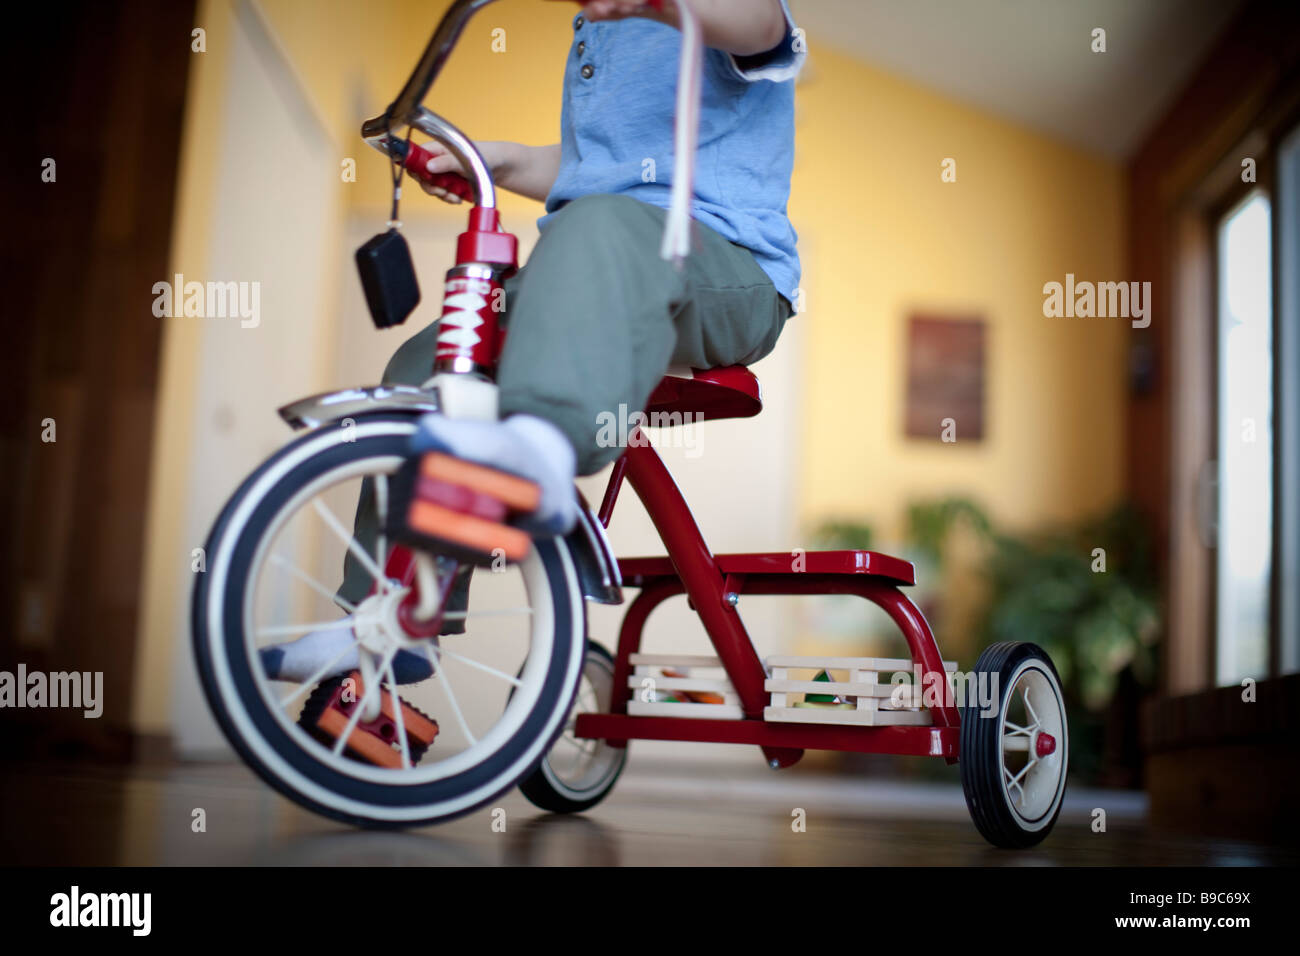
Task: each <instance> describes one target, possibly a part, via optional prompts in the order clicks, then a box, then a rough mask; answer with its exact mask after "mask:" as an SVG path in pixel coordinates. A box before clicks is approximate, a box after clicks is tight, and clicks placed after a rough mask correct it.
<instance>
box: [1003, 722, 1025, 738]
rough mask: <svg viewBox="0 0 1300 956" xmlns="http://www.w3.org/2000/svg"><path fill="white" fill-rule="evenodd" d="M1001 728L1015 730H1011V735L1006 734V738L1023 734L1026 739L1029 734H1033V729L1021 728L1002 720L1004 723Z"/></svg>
mask: <svg viewBox="0 0 1300 956" xmlns="http://www.w3.org/2000/svg"><path fill="white" fill-rule="evenodd" d="M1002 726H1004V727H1013V728H1015V729H1014V730H1012V732H1011V733H1009V734H1006V736H1008V737H1014V736H1016V735H1017V734H1024V735H1025V736H1026V737H1028V736H1029V735H1030V734H1032V733H1033V729H1032V728H1030V727H1021V726H1020V725H1019V724H1013V723H1012V722H1011V721H1009V720H1004V721H1002Z"/></svg>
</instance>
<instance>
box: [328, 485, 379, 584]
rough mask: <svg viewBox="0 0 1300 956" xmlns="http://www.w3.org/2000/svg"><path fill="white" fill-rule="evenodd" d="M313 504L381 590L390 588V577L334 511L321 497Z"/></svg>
mask: <svg viewBox="0 0 1300 956" xmlns="http://www.w3.org/2000/svg"><path fill="white" fill-rule="evenodd" d="M311 506H312V507H313V508H315V509H316V513H317V514H318V515H320V517H321V520H322V521H324V522H325V524H326V525H328V526H329V529H330V530H331V531H333V532H334V534H335V535H337V536H338V539H339V540H340V541H342V542H343V543H344V544H345V545H347V549H348V551H350V552H351V553H352V556H353V557H354V558H356V559H357V560H358V561H360V562H361V566H362V567H363V568H365V569H366V570H367V571H369V572H370V576H371V577H372V578H374V580H375V582H376V583H377V584H378V585H379V590H380V592H381V593H382V592H383V591H386V590H387V589H388V579H387V578H386V577H385V576H384V572H383V571H382V570H381V569H380V567H379V565H377V564H375V559H374V558H372V557H371V556H370V555H368V554H366V549H365V548H363V547H361V542H360V541H358V540H357V539H356V538H355V537H353V536H352V535H350V534H348V533H347V531H346V530H345V529H344V527H343V525H342V524H340V523H339V519H338V518H336V517H334V512H332V511H330V510H329V508H328V507H326V505H325V503H324V502H323V501H321V500H320V499H319V498H313V499H312V502H311Z"/></svg>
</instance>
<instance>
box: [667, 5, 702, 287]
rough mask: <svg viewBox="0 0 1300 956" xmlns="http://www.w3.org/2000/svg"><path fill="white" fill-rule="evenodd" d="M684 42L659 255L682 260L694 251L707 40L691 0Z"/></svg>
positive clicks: (684, 16)
mask: <svg viewBox="0 0 1300 956" xmlns="http://www.w3.org/2000/svg"><path fill="white" fill-rule="evenodd" d="M677 9H678V11H679V14H680V17H679V18H680V20H681V32H682V46H681V63H680V65H679V67H678V70H677V119H676V123H675V124H674V129H673V188H672V193H671V197H670V199H669V203H668V219H667V222H665V224H664V240H663V244H662V245H661V246H660V248H659V256H660V258H663V259H669V260H672V261H674V262H678V263H680V262H681V260H682V259H684V258H685V257H686V256H687V255H688V254H689V253H690V251H691V199H692V198H693V197H694V195H695V147H696V144H697V142H698V140H699V134H700V77H701V72H702V69H703V62H704V43H703V39H702V37H701V35H700V21H699V19H698V18H697V17H696V16H695V11H694V10H692V9H691V7H690V3H689V2H688V0H677Z"/></svg>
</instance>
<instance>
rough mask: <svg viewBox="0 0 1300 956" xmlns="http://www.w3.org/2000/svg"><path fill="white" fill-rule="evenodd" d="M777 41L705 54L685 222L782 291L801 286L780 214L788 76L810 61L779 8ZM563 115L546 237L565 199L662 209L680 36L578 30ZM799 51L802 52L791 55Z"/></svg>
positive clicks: (620, 25)
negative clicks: (706, 231) (604, 198)
mask: <svg viewBox="0 0 1300 956" xmlns="http://www.w3.org/2000/svg"><path fill="white" fill-rule="evenodd" d="M781 6H782V10H783V12H784V14H785V19H786V33H785V37H784V38H783V39H782V41H781V42H780V43H779V44H778V45H777V46H776V47H774V48H773V49H772V50H771V51H770V52H768V53H766V54H760V55H758V56H753V57H735V56H732V55H731V54H728V53H724V52H722V51H721V50H715V49H711V48H710V49H706V50H705V51H704V72H703V82H702V89H703V96H702V99H701V102H700V135H699V148H698V152H697V154H696V160H695V196H694V200H693V203H692V208H691V214H692V216H693V217H694V218H695V219H696V220H698V221H699V222H702V223H704V224H705V225H707V226H709V227H711V228H713V229H715V230H716V231H717V232H719V233H720V234H721V235H722V236H723V237H724V238H726V239H728V240H730V241H731V242H735V243H738V244H739V245H742V246H744V247H745V248H746V249H749V250H750V251H751V252H752V253H753V254H754V259H755V261H756V262H757V263H758V265H759V266H760V267H761V268H762V269H763V271H764V272H765V273H767V275H768V277H769V278H771V280H772V282H773V284H774V285H775V286H776V288H777V291H778V292H780V293H781V294H782V295H784V296H785V297H786V298H787V299H789V300H791V301H793V300H794V298H795V289H796V287H797V286H798V285H799V256H798V253H797V252H796V251H795V238H796V237H795V231H794V227H793V226H791V225H790V220H789V218H788V216H787V215H786V203H787V200H788V199H789V195H790V171H791V169H792V167H793V165H794V78H795V76H796V75H797V73H798V72H799V68H800V67H801V66H802V65H803V60H804V57H805V54H804V52H803V51H802V44H801V43H800V44H796V42H795V36H794V23H793V21H792V19H791V18H790V12H789V10H788V9H787V8H786V5H785V3H784V0H783V2H782V4H781ZM573 27H574V31H573V43H572V45H571V46H570V49H569V58H568V63H567V65H566V67H565V71H564V102H563V106H562V110H561V116H560V126H561V134H560V172H559V176H558V177H557V178H556V180H555V185H554V186H553V187H552V188H551V192H550V195H548V196H547V197H546V211H547V214H546V215H545V216H543V217H542V218H541V219H539V220H538V221H537V225H538V228H539V229H541V230H543V231H544V230H545V229H546V226H547V223H548V222H549V221H550V219H551V217H552V216H553V215H554V213H555V212H556V211H557V210H558V209H560V207H562V206H563V205H564V204H565V203H567V202H568V201H570V200H571V199H577V198H578V197H580V196H586V195H589V194H592V193H621V194H625V195H628V196H631V197H633V198H634V199H639V200H641V201H642V202H647V203H650V204H651V205H654V206H659V207H661V208H663V209H667V208H668V204H669V196H670V194H671V190H672V170H673V117H674V113H675V108H676V90H677V67H678V52H679V49H680V46H681V35H680V34H679V33H678V32H677V31H676V30H675V29H673V28H672V27H670V26H667V25H665V24H662V23H656V22H655V21H652V20H646V19H641V18H630V19H627V20H616V21H601V22H598V23H591V22H589V21H587V20H586V19H585V18H584V17H582V16H577V17H575V18H574V21H573ZM796 46H798V47H799V49H796Z"/></svg>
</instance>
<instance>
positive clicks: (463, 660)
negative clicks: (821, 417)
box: [442, 647, 524, 687]
mask: <svg viewBox="0 0 1300 956" xmlns="http://www.w3.org/2000/svg"><path fill="white" fill-rule="evenodd" d="M442 653H443V654H445V655H447V656H448V657H450V658H453V659H455V660H458V661H460V662H461V663H463V664H466V665H468V666H470V667H474V668H477V669H478V670H481V671H483V672H484V673H485V674H491V675H492V676H493V677H499V678H501V680H503V681H505V682H506V683H508V684H513V685H514V686H515V687H523V686H524V682H523V681H521V680H519V679H518V678H517V677H513V676H511V675H510V674H507V673H506V672H505V671H499V670H497V669H496V668H495V667H488V665H486V664H480V663H479V662H478V661H476V660H474V659H473V658H469V657H466V656H465V655H464V654H457V653H456V652H455V651H449V650H447V648H445V647H444V648H442Z"/></svg>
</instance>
